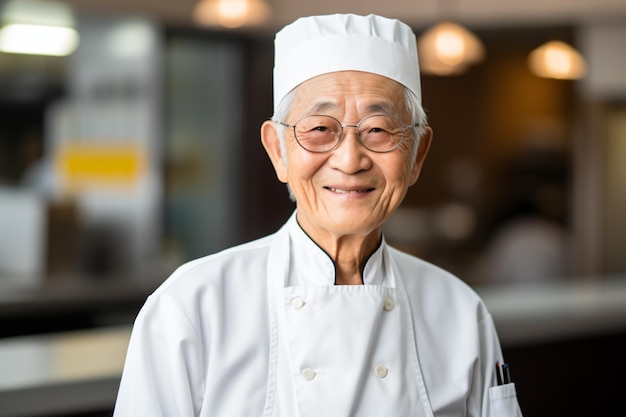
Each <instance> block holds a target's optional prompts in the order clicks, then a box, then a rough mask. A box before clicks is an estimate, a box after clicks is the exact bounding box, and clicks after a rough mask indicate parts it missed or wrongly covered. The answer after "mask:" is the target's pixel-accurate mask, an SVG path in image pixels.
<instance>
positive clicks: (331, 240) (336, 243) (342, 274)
mask: <svg viewBox="0 0 626 417" xmlns="http://www.w3.org/2000/svg"><path fill="white" fill-rule="evenodd" d="M300 227H302V229H303V230H304V231H305V233H307V234H308V235H309V237H310V238H311V239H313V241H314V242H315V243H316V244H317V245H318V246H319V247H320V248H322V249H323V250H324V251H325V252H326V253H327V254H328V256H330V257H331V259H332V260H333V262H334V263H335V284H337V285H362V284H363V276H362V271H363V268H364V267H365V262H366V261H367V259H368V258H369V257H370V255H371V254H372V253H373V252H374V251H375V250H376V248H377V247H378V246H379V244H380V239H381V233H382V232H381V230H380V228H377V229H375V230H373V231H371V232H370V233H367V234H354V235H342V236H336V235H331V234H322V233H315V231H310V230H307V229H306V228H305V227H303V226H302V225H301V226H300ZM312 232H313V233H312Z"/></svg>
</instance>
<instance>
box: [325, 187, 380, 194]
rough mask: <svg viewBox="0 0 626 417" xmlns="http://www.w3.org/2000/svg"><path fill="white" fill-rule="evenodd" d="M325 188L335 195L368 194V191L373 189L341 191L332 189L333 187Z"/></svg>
mask: <svg viewBox="0 0 626 417" xmlns="http://www.w3.org/2000/svg"><path fill="white" fill-rule="evenodd" d="M324 188H326V189H327V190H328V191H332V192H333V193H337V194H358V193H369V192H370V191H373V190H374V189H373V188H363V189H359V190H343V189H341V188H334V187H324Z"/></svg>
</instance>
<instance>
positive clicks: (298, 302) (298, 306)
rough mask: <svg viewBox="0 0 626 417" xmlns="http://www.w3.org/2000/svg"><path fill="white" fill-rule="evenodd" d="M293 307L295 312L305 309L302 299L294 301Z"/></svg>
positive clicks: (297, 298)
mask: <svg viewBox="0 0 626 417" xmlns="http://www.w3.org/2000/svg"><path fill="white" fill-rule="evenodd" d="M291 307H293V308H294V309H295V310H300V309H301V308H302V307H304V300H303V299H302V298H300V297H296V298H294V299H293V300H291Z"/></svg>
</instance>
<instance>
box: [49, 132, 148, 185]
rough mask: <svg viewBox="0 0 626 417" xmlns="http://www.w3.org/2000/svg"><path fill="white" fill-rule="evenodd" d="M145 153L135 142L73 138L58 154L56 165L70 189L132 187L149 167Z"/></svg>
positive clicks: (62, 179) (60, 175)
mask: <svg viewBox="0 0 626 417" xmlns="http://www.w3.org/2000/svg"><path fill="white" fill-rule="evenodd" d="M145 162H146V161H145V153H144V151H143V150H142V149H141V148H140V147H139V146H138V145H137V144H135V143H119V142H117V143H102V142H100V141H98V142H95V141H94V142H92V141H81V142H78V141H76V142H70V143H68V144H66V145H65V146H62V147H61V148H60V149H59V150H58V152H57V155H56V169H57V173H58V174H59V177H60V178H61V181H62V184H63V186H64V188H65V189H66V190H71V191H78V190H82V189H89V188H102V187H107V188H110V187H116V188H120V187H121V188H130V187H133V186H135V185H136V183H137V181H138V179H139V177H140V176H141V175H142V174H143V171H144V169H145V165H146V164H145Z"/></svg>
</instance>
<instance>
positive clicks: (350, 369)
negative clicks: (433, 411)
mask: <svg viewBox="0 0 626 417" xmlns="http://www.w3.org/2000/svg"><path fill="white" fill-rule="evenodd" d="M401 300H402V299H401V298H400V297H398V296H397V294H396V290H395V289H393V288H387V287H380V286H319V287H288V288H284V292H283V305H282V313H283V314H284V316H283V318H284V320H283V323H284V329H283V330H282V332H283V337H284V339H283V340H284V341H285V343H286V344H287V349H286V350H287V352H288V355H289V363H290V371H291V377H292V383H293V388H294V389H293V391H292V392H294V393H295V396H296V398H295V404H296V406H297V408H298V411H299V415H300V416H301V417H320V416H324V417H335V416H336V417H340V416H341V417H348V416H351V417H377V416H396V417H409V416H424V415H426V413H425V412H424V409H423V406H422V404H421V402H420V396H419V393H418V384H417V382H416V380H417V379H418V378H421V375H419V366H418V365H417V357H416V354H415V346H414V344H415V343H414V340H415V339H414V338H413V327H412V325H411V324H410V322H409V321H408V320H409V317H410V314H408V313H409V312H408V311H407V308H408V307H407V306H405V305H403V302H402V301H401Z"/></svg>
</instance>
